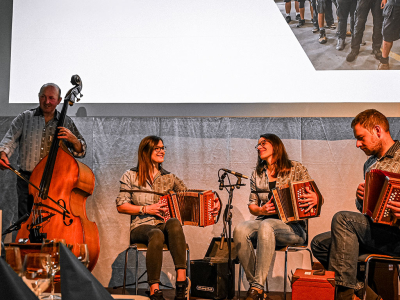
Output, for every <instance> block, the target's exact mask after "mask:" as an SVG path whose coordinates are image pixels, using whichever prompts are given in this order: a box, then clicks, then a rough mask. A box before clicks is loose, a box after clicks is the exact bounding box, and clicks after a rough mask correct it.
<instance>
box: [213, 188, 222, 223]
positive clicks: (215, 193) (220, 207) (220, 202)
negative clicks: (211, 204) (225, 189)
mask: <svg viewBox="0 0 400 300" xmlns="http://www.w3.org/2000/svg"><path fill="white" fill-rule="evenodd" d="M214 195H215V197H217V199H218V201H219V212H218V216H217V220H215V224H217V223H218V221H219V217H220V216H221V210H222V201H221V198H220V197H219V195H218V193H217V192H215V191H214Z"/></svg>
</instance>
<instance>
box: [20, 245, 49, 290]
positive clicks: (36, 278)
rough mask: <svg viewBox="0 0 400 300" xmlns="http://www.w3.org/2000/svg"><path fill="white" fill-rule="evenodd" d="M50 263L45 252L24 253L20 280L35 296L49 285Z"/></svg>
mask: <svg viewBox="0 0 400 300" xmlns="http://www.w3.org/2000/svg"><path fill="white" fill-rule="evenodd" d="M50 265H51V262H50V255H49V254H47V253H28V254H27V255H25V260H24V268H23V272H22V280H23V281H24V282H25V284H26V285H27V286H28V287H29V288H30V289H31V290H32V292H33V293H34V294H35V295H36V296H37V297H40V294H41V293H43V292H44V291H45V290H47V288H48V287H49V286H50V277H51V267H50Z"/></svg>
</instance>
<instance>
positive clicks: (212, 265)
mask: <svg viewBox="0 0 400 300" xmlns="http://www.w3.org/2000/svg"><path fill="white" fill-rule="evenodd" d="M232 265H233V264H232ZM190 273H191V281H192V286H191V290H190V293H191V294H190V295H191V296H193V297H199V298H205V299H216V300H218V299H226V298H232V297H233V295H234V293H235V284H234V282H235V272H234V268H233V272H232V284H231V289H230V293H231V294H230V295H228V292H229V291H228V287H229V275H228V274H229V268H228V263H227V262H211V261H210V260H208V259H199V260H192V261H191V262H190ZM228 296H230V297H228Z"/></svg>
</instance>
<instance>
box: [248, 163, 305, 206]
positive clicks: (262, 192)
mask: <svg viewBox="0 0 400 300" xmlns="http://www.w3.org/2000/svg"><path fill="white" fill-rule="evenodd" d="M291 163H292V168H291V169H290V172H289V173H287V174H286V175H284V176H281V175H278V177H277V178H276V187H277V188H278V187H281V186H282V185H285V184H288V183H289V182H296V181H304V180H311V177H310V175H309V174H308V171H307V168H306V167H304V166H303V165H302V164H301V163H299V162H297V161H294V160H292V161H291ZM250 190H251V192H250V198H249V204H248V205H250V204H255V205H258V206H263V205H264V204H265V203H267V202H268V200H269V199H268V194H270V193H269V192H271V191H270V189H269V179H268V176H267V169H266V168H265V169H264V170H263V172H262V174H261V176H259V175H258V174H257V172H256V170H254V171H253V174H252V175H251V179H250Z"/></svg>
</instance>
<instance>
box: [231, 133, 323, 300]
mask: <svg viewBox="0 0 400 300" xmlns="http://www.w3.org/2000/svg"><path fill="white" fill-rule="evenodd" d="M256 149H257V152H258V160H257V166H256V169H255V170H254V172H253V174H252V177H251V182H250V183H251V193H250V199H249V204H248V207H249V211H250V213H251V214H252V215H254V216H257V218H256V219H255V220H250V221H245V222H242V223H240V224H239V225H237V226H236V228H235V230H234V232H233V239H234V241H235V245H236V248H237V253H238V257H239V260H240V262H241V264H242V266H243V268H244V271H245V273H246V277H247V280H248V282H249V284H250V289H249V291H248V292H247V297H246V300H264V299H270V298H269V297H268V296H267V295H265V293H264V285H265V282H266V280H267V275H268V270H269V267H270V265H271V262H272V258H273V255H274V253H275V246H276V245H278V246H287V245H291V244H302V243H304V241H305V238H306V228H305V224H304V222H303V221H299V222H291V223H287V224H285V223H284V222H282V221H281V220H280V219H279V217H278V214H277V211H276V207H275V204H274V203H273V201H272V191H271V190H272V189H273V188H278V187H280V186H282V185H284V184H287V183H289V182H296V181H303V180H310V179H311V177H310V175H308V172H307V169H306V168H305V167H304V166H303V165H302V164H300V163H299V162H296V161H292V160H289V158H288V155H287V153H286V149H285V146H284V145H283V143H282V141H281V139H280V138H279V137H278V136H276V135H274V134H263V135H261V136H260V139H259V140H258V144H257V146H256ZM300 201H301V202H302V207H307V209H306V211H309V210H310V209H311V208H312V207H313V206H315V205H316V204H317V201H318V200H317V195H316V193H315V192H313V191H311V190H310V189H308V188H307V189H306V194H305V195H304V196H303V200H300ZM255 242H256V243H257V251H256V253H254V247H253V243H255Z"/></svg>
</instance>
